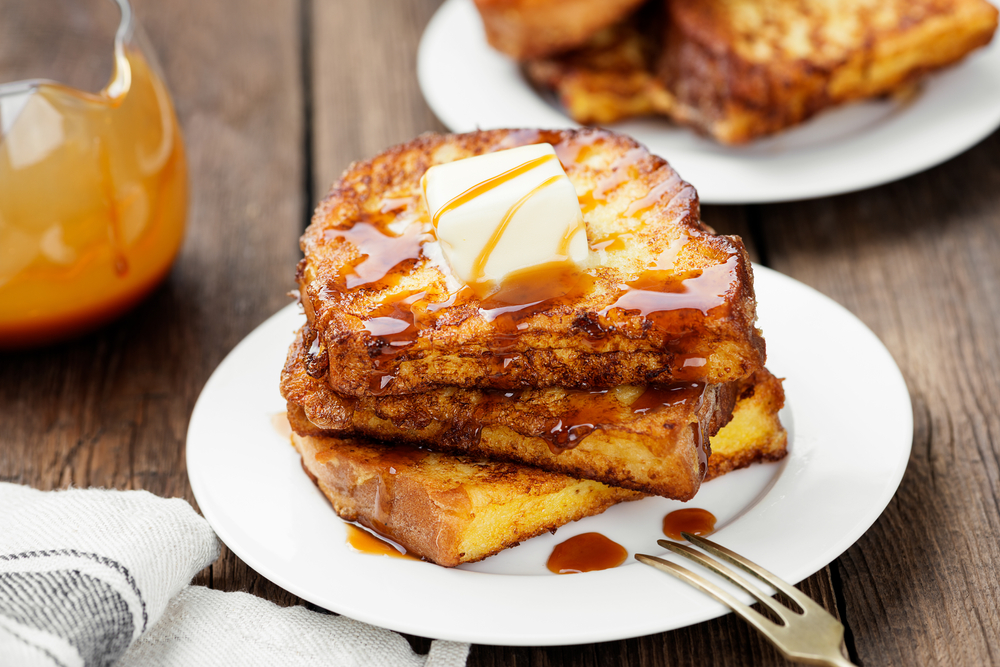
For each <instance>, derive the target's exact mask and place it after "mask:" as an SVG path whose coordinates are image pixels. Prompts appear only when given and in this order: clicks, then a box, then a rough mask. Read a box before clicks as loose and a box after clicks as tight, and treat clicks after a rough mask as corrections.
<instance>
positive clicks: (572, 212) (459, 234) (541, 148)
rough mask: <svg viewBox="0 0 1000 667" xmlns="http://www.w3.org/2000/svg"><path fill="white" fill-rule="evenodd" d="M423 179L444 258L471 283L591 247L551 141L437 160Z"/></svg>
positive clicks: (579, 254)
mask: <svg viewBox="0 0 1000 667" xmlns="http://www.w3.org/2000/svg"><path fill="white" fill-rule="evenodd" d="M421 185H422V187H423V192H424V199H425V201H426V203H427V210H428V211H429V212H430V214H431V218H432V220H433V221H434V229H435V233H436V234H437V238H438V241H440V244H441V250H442V251H443V253H444V256H445V259H446V260H447V261H448V264H449V265H450V266H451V269H452V271H453V272H454V273H455V275H456V277H458V278H459V279H460V280H462V281H464V282H465V283H466V284H468V285H471V286H473V287H474V288H476V287H478V288H482V287H484V286H486V287H488V286H492V285H499V284H501V283H502V282H503V280H504V277H505V276H507V275H509V274H511V273H515V272H521V271H524V270H526V269H531V268H534V267H542V266H545V265H552V264H556V263H565V262H572V263H574V264H577V265H582V264H584V263H585V262H586V261H587V259H588V257H589V255H590V246H589V245H588V243H587V231H586V227H585V226H584V223H583V215H582V213H581V212H580V202H579V200H578V199H577V196H576V189H575V188H574V187H573V184H572V183H571V182H570V180H569V178H567V177H566V172H564V171H563V168H562V165H561V164H559V159H558V158H557V157H556V152H555V150H554V149H553V148H552V146H551V145H549V144H532V145H530V146H521V147H519V148H512V149H510V150H505V151H498V152H496V153H487V154H486V155H479V156H476V157H471V158H466V159H464V160H456V161H455V162H448V163H446V164H439V165H435V166H433V167H431V168H430V169H428V170H427V173H426V174H424V177H423V179H422V180H421ZM480 291H481V289H480Z"/></svg>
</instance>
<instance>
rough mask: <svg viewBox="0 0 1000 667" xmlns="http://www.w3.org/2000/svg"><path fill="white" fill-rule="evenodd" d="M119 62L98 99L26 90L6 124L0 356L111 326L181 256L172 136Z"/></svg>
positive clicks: (138, 76)
mask: <svg viewBox="0 0 1000 667" xmlns="http://www.w3.org/2000/svg"><path fill="white" fill-rule="evenodd" d="M123 56H124V61H121V60H119V61H118V62H117V64H116V78H115V80H114V81H113V83H112V84H111V85H109V86H108V88H106V89H105V90H104V91H102V92H101V93H100V94H96V95H95V94H90V93H82V92H80V91H76V90H73V89H71V88H68V87H66V86H62V85H60V84H56V83H48V82H39V83H33V84H31V86H33V87H30V86H29V87H28V88H26V89H25V95H28V96H27V97H26V98H25V99H24V106H23V109H22V110H21V112H20V114H19V115H17V116H13V117H11V118H6V117H5V118H4V127H3V128H2V130H0V348H17V347H27V346H34V345H42V344H46V343H50V342H54V341H57V340H61V339H65V338H69V337H71V336H73V335H75V334H78V333H82V332H84V331H86V330H89V329H93V328H95V327H97V326H99V325H101V324H103V323H105V322H107V321H109V320H111V319H113V318H115V317H117V316H118V315H120V314H121V313H123V312H125V311H126V310H128V309H130V308H131V307H132V306H134V305H135V304H137V303H138V302H139V301H140V300H142V299H143V298H144V297H145V296H146V295H147V294H148V293H149V292H150V291H152V290H153V288H154V287H156V285H157V284H159V283H160V282H161V281H162V280H163V279H164V278H165V277H166V275H167V273H168V272H169V270H170V266H171V264H173V261H174V257H175V256H176V255H177V252H178V250H179V248H180V245H181V240H182V238H183V234H184V223H185V216H186V212H187V166H186V162H185V158H184V147H183V143H182V140H181V132H180V128H179V126H178V124H177V119H176V117H175V115H174V109H173V106H172V104H171V101H170V97H169V94H168V93H167V90H166V87H165V86H164V84H163V82H162V81H161V80H160V78H159V76H158V75H157V73H156V72H155V71H154V69H153V68H152V67H151V66H150V65H149V63H148V62H147V61H146V59H145V58H144V57H143V55H142V53H140V52H139V50H138V49H137V48H133V47H131V46H129V45H126V46H125V48H124V51H123ZM129 76H130V79H129ZM12 85H20V84H12ZM29 91H30V94H29ZM17 103H18V102H17V94H15V97H14V106H16V104H17ZM5 110H6V109H5ZM8 124H9V126H8Z"/></svg>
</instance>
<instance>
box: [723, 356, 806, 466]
mask: <svg viewBox="0 0 1000 667" xmlns="http://www.w3.org/2000/svg"><path fill="white" fill-rule="evenodd" d="M784 405H785V392H784V390H783V389H782V387H781V380H779V379H778V378H776V377H774V376H773V375H771V373H770V372H769V371H768V370H767V369H763V370H760V371H758V372H757V373H755V374H754V377H753V378H751V379H750V380H749V381H748V382H746V383H745V384H744V385H743V387H742V389H741V391H740V395H739V397H738V400H737V402H736V407H735V408H734V409H733V416H732V419H731V420H730V421H729V423H728V424H726V426H725V428H723V429H721V430H720V431H719V432H718V433H716V434H715V435H714V436H712V439H711V443H712V454H711V456H709V457H708V474H707V475H706V476H705V481H708V480H710V479H714V478H716V477H719V476H720V475H724V474H726V473H727V472H730V471H732V470H737V469H739V468H746V467H747V466H749V465H751V464H753V463H760V462H763V461H780V460H781V459H783V458H784V457H785V455H786V454H787V453H788V433H787V432H786V431H785V428H784V427H783V426H782V425H781V420H780V419H779V418H778V412H779V411H780V410H781V408H782V407H783V406H784Z"/></svg>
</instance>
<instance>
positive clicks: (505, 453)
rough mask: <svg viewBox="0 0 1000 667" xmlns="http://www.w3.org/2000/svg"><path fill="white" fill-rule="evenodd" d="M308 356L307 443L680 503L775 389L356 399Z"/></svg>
mask: <svg viewBox="0 0 1000 667" xmlns="http://www.w3.org/2000/svg"><path fill="white" fill-rule="evenodd" d="M306 335H308V334H306ZM303 353H304V349H303V333H302V332H301V331H300V332H299V334H298V335H297V336H296V341H295V343H294V344H293V345H292V346H291V348H290V349H289V354H288V358H287V360H286V363H285V367H284V369H283V370H282V377H281V392H282V395H283V396H284V397H285V399H286V400H287V401H288V402H289V408H288V413H289V420H290V421H291V422H292V424H293V428H294V429H295V431H296V432H298V433H300V434H306V435H334V436H338V437H341V436H358V437H371V438H375V439H378V440H382V441H390V442H406V443H410V444H414V445H417V446H423V447H427V448H429V449H432V450H436V451H446V452H452V453H457V454H462V455H470V456H476V457H483V458H489V459H492V460H500V461H508V462H512V463H522V464H525V465H530V466H534V467H537V468H541V469H544V470H549V471H551V472H557V473H562V474H567V475H571V476H573V477H579V478H584V479H593V480H597V481H600V482H604V483H606V484H611V485H614V486H620V487H624V488H630V489H634V490H637V491H642V492H644V493H651V494H655V495H660V496H665V497H669V498H675V499H677V500H689V499H690V498H692V497H694V495H695V493H696V492H697V491H698V488H699V487H700V485H701V481H702V479H703V478H704V477H705V473H706V469H707V468H706V466H707V459H708V440H707V439H708V438H709V437H710V436H713V435H715V434H716V433H717V432H718V430H719V429H720V428H721V427H722V426H724V425H725V424H726V423H727V422H728V421H729V419H730V417H731V415H732V411H733V406H734V404H735V402H736V397H737V395H738V394H739V393H742V392H743V390H744V389H746V387H748V386H751V387H752V386H753V384H754V383H756V382H761V383H763V382H765V381H766V380H767V378H770V379H771V381H773V382H777V381H776V380H773V378H771V376H770V374H769V373H767V371H766V370H761V371H758V373H757V374H755V375H752V376H750V377H749V378H747V379H745V380H742V381H737V382H729V383H724V384H712V385H705V384H702V383H690V382H689V383H678V384H674V385H668V386H649V387H639V386H631V385H625V386H618V387H615V388H613V389H607V390H601V391H595V390H591V391H587V390H567V389H564V388H562V387H548V388H541V389H534V388H530V389H524V390H516V391H510V392H503V391H499V390H483V389H463V388H458V387H441V388H437V389H432V390H428V391H426V392H420V393H416V394H403V395H385V396H365V397H360V398H354V397H344V396H341V395H338V394H336V393H335V392H333V391H332V390H330V389H329V387H327V386H326V385H325V384H323V383H321V382H319V381H317V380H315V379H313V378H312V377H310V376H309V374H308V373H307V372H306V371H305V365H304V363H303ZM778 387H779V391H780V384H778Z"/></svg>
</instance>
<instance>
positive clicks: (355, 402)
mask: <svg viewBox="0 0 1000 667" xmlns="http://www.w3.org/2000/svg"><path fill="white" fill-rule="evenodd" d="M527 147H532V148H531V150H534V148H539V149H540V150H541V151H542V153H539V154H540V155H541V157H537V158H532V159H531V160H528V161H526V162H524V164H520V163H512V164H519V165H520V166H515V167H514V168H508V169H506V170H505V171H502V173H499V174H497V175H492V176H489V177H480V176H470V175H469V174H474V173H477V172H476V171H475V170H476V169H477V168H478V167H475V166H473V165H474V164H479V163H478V162H477V163H474V162H473V161H474V160H479V161H480V162H481V161H482V158H484V157H488V156H495V155H500V154H501V152H504V153H505V154H514V153H515V151H518V150H525V149H526V148H527ZM512 159H514V158H512ZM546 163H547V164H548V167H549V168H553V169H557V170H558V173H559V174H560V175H559V176H557V177H552V178H549V179H548V180H546V181H545V182H544V183H543V184H542V186H538V187H534V188H533V189H530V188H529V190H530V191H529V194H528V195H525V196H522V197H520V199H518V201H517V203H516V205H514V206H511V207H510V209H509V210H507V212H506V214H505V215H504V216H503V219H502V222H501V224H500V225H499V226H498V227H497V228H496V230H493V228H492V227H490V230H489V234H492V236H491V237H490V240H489V243H490V244H492V245H489V244H488V245H487V250H484V251H481V252H480V254H479V264H480V265H484V264H485V265H487V266H488V263H487V262H486V260H485V259H484V258H486V256H487V255H488V252H487V251H488V250H489V249H491V248H495V247H496V244H497V243H498V242H504V240H503V238H501V236H502V234H503V233H504V228H505V226H506V225H508V224H509V223H510V219H511V216H512V215H513V212H514V211H515V209H516V208H517V207H521V206H523V205H524V202H525V201H527V200H528V199H529V198H530V195H534V194H537V193H538V192H539V188H541V187H543V186H546V184H548V183H550V182H554V181H555V180H556V178H566V179H568V183H569V185H570V186H571V187H570V188H569V192H570V193H571V195H570V196H571V198H572V200H573V201H572V207H578V210H575V211H572V214H573V215H576V216H578V217H577V220H578V221H579V225H580V226H579V227H578V228H576V230H575V232H574V233H577V232H579V233H581V234H585V236H584V237H583V238H584V239H585V243H584V246H583V252H582V254H580V257H581V258H582V259H581V258H578V261H576V262H575V263H574V262H567V261H564V260H565V258H564V257H562V256H560V257H561V259H560V261H559V262H555V263H547V264H542V265H538V266H535V267H532V269H531V270H530V271H528V272H527V273H523V272H520V273H518V272H514V273H512V274H510V275H509V276H508V277H506V278H504V279H503V280H501V281H498V282H497V281H495V282H493V283H488V284H485V287H484V285H483V284H480V283H479V282H476V280H474V279H471V278H468V276H467V274H463V273H462V271H459V270H458V269H457V268H456V267H459V266H460V264H459V259H456V255H454V254H452V255H449V254H448V253H449V252H452V253H454V252H455V251H454V249H453V248H452V246H451V245H449V243H450V242H449V241H448V239H446V238H445V233H444V231H443V229H444V228H443V226H439V218H440V217H441V216H442V215H444V214H446V213H449V212H452V213H453V212H454V209H455V208H456V207H457V206H459V205H460V204H463V203H466V204H467V203H468V202H469V201H470V200H472V199H475V198H476V197H485V193H487V191H489V190H490V189H491V188H493V187H494V186H496V185H497V184H498V183H502V182H506V181H509V180H511V179H515V178H516V177H519V176H523V175H524V174H525V173H527V172H528V171H529V170H530V169H532V168H534V167H535V166H537V165H539V164H546ZM466 165H468V168H466ZM441 166H450V167H453V168H454V167H456V166H457V170H456V169H453V171H455V173H457V174H458V176H457V177H456V178H459V181H456V182H460V179H461V178H466V181H465V182H464V183H465V184H464V185H459V186H456V187H458V190H457V192H458V191H460V194H459V195H458V196H454V197H450V198H448V201H447V202H446V203H445V204H444V205H438V204H433V197H431V195H430V194H429V190H428V180H427V179H428V177H429V176H430V174H431V173H432V170H435V169H439V168H440V167H441ZM449 178H451V177H449ZM469 179H471V180H469ZM470 183H471V184H472V185H471V186H469V184H470ZM572 207H571V208H572ZM539 221H541V222H544V220H543V219H541V218H540V219H539ZM473 222H474V224H473V227H475V225H476V224H478V223H475V221H473ZM482 224H483V225H485V224H486V223H485V222H483V223H482ZM491 224H492V223H491ZM449 233H451V232H449ZM507 234H508V237H507V240H508V241H509V242H510V244H513V245H511V247H512V248H514V250H513V251H512V252H513V254H512V255H511V257H514V258H515V259H516V256H517V255H518V254H519V253H527V252H528V251H529V248H528V246H529V245H531V244H532V243H534V240H533V238H531V237H522V238H515V237H513V235H514V232H511V231H508V232H507ZM541 237H542V232H541V231H539V238H541ZM566 238H567V239H568V238H569V235H567V236H566ZM455 243H458V242H457V241H456V242H455ZM568 243H569V241H566V242H565V243H563V249H565V246H566V245H567V244H568ZM301 245H302V250H303V252H304V259H303V260H302V262H301V263H300V265H299V268H298V274H297V282H298V288H299V297H300V300H301V304H302V307H303V310H304V312H305V315H306V324H305V325H304V326H303V327H302V329H301V330H300V331H298V333H297V334H296V337H295V340H294V342H293V343H292V344H291V346H290V348H289V351H288V356H287V361H286V364H285V367H284V369H283V371H282V374H281V391H282V395H283V396H284V397H285V399H286V400H287V402H288V415H289V421H290V423H291V426H292V430H293V435H292V441H293V444H294V446H295V447H296V448H297V449H298V451H299V452H300V453H301V455H302V463H303V467H304V468H305V470H306V472H307V473H308V475H309V477H310V478H311V479H312V480H313V481H314V482H315V483H316V484H317V485H318V486H319V488H320V489H321V490H322V492H323V493H324V494H325V495H326V497H327V498H328V499H329V500H330V502H331V503H332V505H333V508H334V510H335V511H336V512H337V513H338V514H339V515H340V516H341V517H342V518H343V519H345V520H347V521H351V522H357V523H359V524H361V525H363V526H365V527H367V528H369V529H371V530H373V531H375V532H376V533H378V534H380V535H382V536H384V537H387V538H389V539H391V540H393V541H395V542H396V543H398V544H399V545H401V546H402V547H404V548H405V549H406V550H407V551H408V552H409V553H412V554H414V555H416V556H419V557H421V558H424V559H426V560H429V561H432V562H435V563H438V564H440V565H444V566H454V565H458V564H460V563H466V562H472V561H476V560H480V559H482V558H485V557H487V556H490V555H492V554H495V553H497V552H498V551H500V550H502V549H505V548H507V547H510V546H513V545H516V544H517V543H519V542H521V541H523V540H525V539H527V538H530V537H532V536H535V535H538V534H541V533H543V532H546V531H552V530H555V529H556V528H558V527H559V526H561V525H564V524H566V523H568V522H570V521H574V520H577V519H580V518H583V517H586V516H590V515H594V514H597V513H600V512H602V511H604V510H605V509H607V508H608V507H610V506H611V505H613V504H615V503H618V502H622V501H630V500H637V499H639V498H642V497H644V496H646V495H658V496H664V497H668V498H674V499H678V500H682V501H686V500H689V499H691V498H693V497H694V496H695V494H696V493H697V491H698V489H699V487H700V485H701V484H702V483H703V482H704V481H705V480H707V479H711V478H714V477H717V476H719V475H722V474H724V473H726V472H728V471H730V470H733V469H735V468H740V467H744V466H747V465H750V464H751V463H754V462H758V461H773V460H778V459H780V458H781V457H783V456H784V455H785V451H786V441H787V438H786V434H785V430H784V429H783V428H782V426H781V423H780V422H779V420H778V411H779V410H780V408H781V407H782V405H783V402H784V395H783V392H782V386H781V382H780V381H779V380H778V379H776V378H775V377H774V376H772V375H771V374H770V373H769V372H768V371H767V370H766V369H765V368H764V361H765V348H764V340H763V338H762V336H761V332H760V331H759V330H758V329H757V327H756V300H755V296H754V286H753V271H752V267H751V265H750V261H749V259H748V257H747V253H746V250H745V249H744V246H743V243H742V241H741V240H740V239H739V238H738V237H733V236H721V235H717V234H715V233H714V232H713V231H712V230H711V229H709V228H708V227H706V226H705V225H704V224H702V222H701V221H700V212H699V204H698V197H697V194H696V192H695V190H694V188H693V187H692V186H691V185H689V184H687V183H685V182H684V181H683V180H682V179H681V178H680V177H679V176H678V174H677V173H676V172H675V171H674V170H673V169H672V168H671V167H670V166H669V165H668V164H667V163H666V162H665V161H664V160H663V159H661V158H660V157H657V156H655V155H652V154H651V153H649V151H648V150H646V149H645V148H644V147H643V146H641V145H639V144H637V143H636V142H635V141H633V140H632V139H630V138H628V137H625V136H622V135H618V134H615V133H612V132H608V131H604V130H596V129H585V130H564V131H543V130H492V131H479V132H473V133H469V134H462V135H435V134H429V135H424V136H421V137H419V138H418V139H415V140H414V141H411V142H410V143H407V144H403V145H400V146H397V147H395V148H392V149H390V150H388V151H386V152H385V153H383V154H381V155H379V156H377V157H375V158H373V159H371V160H368V161H365V162H359V163H355V164H353V165H352V166H351V167H350V168H348V169H347V171H346V172H345V173H344V174H343V176H342V177H341V179H340V180H339V181H338V182H337V183H336V184H335V185H334V186H333V188H332V189H331V191H330V193H329V194H328V195H327V197H326V198H325V199H324V200H323V201H322V203H321V204H320V205H319V207H318V208H317V210H316V212H315V215H314V217H313V220H312V224H311V225H310V226H309V228H308V229H307V230H306V232H305V234H304V236H303V237H302V244H301ZM483 253H485V254H483ZM449 258H450V259H449ZM473 264H474V263H473ZM463 276H464V277H463Z"/></svg>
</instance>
